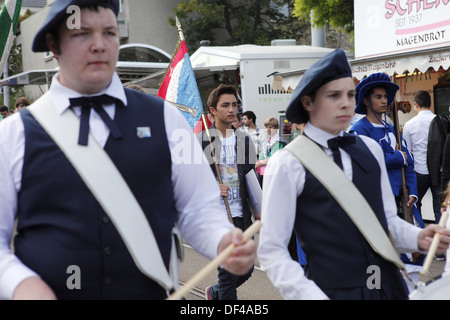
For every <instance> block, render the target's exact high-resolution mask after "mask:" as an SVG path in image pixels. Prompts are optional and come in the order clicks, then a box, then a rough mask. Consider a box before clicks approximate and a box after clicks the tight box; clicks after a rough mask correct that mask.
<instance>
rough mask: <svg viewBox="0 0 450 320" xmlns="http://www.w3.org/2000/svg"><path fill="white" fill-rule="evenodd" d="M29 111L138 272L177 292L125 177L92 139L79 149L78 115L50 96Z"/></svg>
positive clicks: (42, 99)
mask: <svg viewBox="0 0 450 320" xmlns="http://www.w3.org/2000/svg"><path fill="white" fill-rule="evenodd" d="M28 110H29V111H30V112H31V113H32V114H33V116H34V117H35V119H36V120H37V121H38V122H39V123H40V124H41V126H42V127H43V128H44V129H45V131H46V132H47V133H48V134H49V135H50V137H51V138H52V139H53V140H54V141H55V143H56V144H57V145H58V147H59V148H60V149H61V150H62V151H63V152H64V154H65V155H66V157H67V158H68V159H69V160H70V162H71V163H72V165H73V166H74V168H75V169H76V171H77V172H78V174H79V175H80V176H81V178H82V179H83V181H84V182H85V183H86V185H87V186H88V188H89V189H90V190H91V192H92V194H93V195H94V196H95V198H96V199H97V201H98V202H99V203H100V205H101V206H102V208H103V209H104V210H105V212H106V213H107V214H108V216H109V218H110V219H111V221H112V222H113V223H114V225H115V227H116V228H117V230H118V232H119V234H120V235H121V237H122V239H123V241H124V242H125V244H126V246H127V248H128V250H129V252H130V254H131V256H132V257H133V260H134V262H135V263H136V266H137V267H138V268H139V270H141V272H142V273H144V274H145V275H147V276H148V277H150V278H151V279H153V280H154V281H156V282H157V283H159V284H160V285H161V286H162V287H163V288H165V289H166V290H167V291H169V290H171V289H174V284H173V281H172V279H171V277H170V275H169V273H168V272H167V269H166V268H165V265H164V262H163V259H162V257H161V253H160V251H159V248H158V245H157V243H156V239H155V237H154V235H153V231H152V229H151V227H150V225H149V223H148V220H147V218H146V217H145V214H144V212H143V211H142V209H141V207H140V206H139V204H138V202H137V200H136V199H135V197H134V195H133V193H132V192H131V190H130V189H129V187H128V185H127V183H126V182H125V180H124V179H123V177H122V175H121V174H120V172H119V171H118V170H117V168H116V166H115V165H114V164H113V162H112V161H111V159H110V158H109V156H108V155H107V153H106V152H105V151H104V150H103V148H102V147H100V146H99V144H98V143H97V141H95V139H94V138H93V137H92V136H91V135H89V140H88V145H87V146H80V145H78V143H77V141H78V128H79V123H80V120H79V119H78V117H77V116H76V115H75V113H74V112H73V111H72V110H71V109H67V110H66V111H65V112H64V113H63V114H61V115H59V114H58V113H57V112H56V109H55V108H54V106H53V103H52V100H51V98H50V95H49V93H46V94H44V95H43V96H42V97H41V98H40V99H38V100H37V101H36V102H34V103H33V104H32V105H31V106H29V107H28Z"/></svg>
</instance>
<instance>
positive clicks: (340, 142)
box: [328, 135, 356, 149]
mask: <svg viewBox="0 0 450 320" xmlns="http://www.w3.org/2000/svg"><path fill="white" fill-rule="evenodd" d="M355 143H356V137H355V136H353V135H344V136H342V137H341V136H339V137H336V138H333V139H330V140H328V147H329V148H330V149H334V148H342V146H345V145H349V144H355Z"/></svg>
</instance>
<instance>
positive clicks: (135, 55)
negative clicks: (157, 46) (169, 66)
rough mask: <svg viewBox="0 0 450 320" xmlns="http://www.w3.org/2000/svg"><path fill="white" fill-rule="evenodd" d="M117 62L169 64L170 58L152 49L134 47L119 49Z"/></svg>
mask: <svg viewBox="0 0 450 320" xmlns="http://www.w3.org/2000/svg"><path fill="white" fill-rule="evenodd" d="M119 61H126V62H161V63H169V62H170V58H168V57H167V56H166V55H165V54H163V53H161V52H158V51H156V50H154V49H151V48H145V47H137V46H135V47H126V48H122V49H120V51H119Z"/></svg>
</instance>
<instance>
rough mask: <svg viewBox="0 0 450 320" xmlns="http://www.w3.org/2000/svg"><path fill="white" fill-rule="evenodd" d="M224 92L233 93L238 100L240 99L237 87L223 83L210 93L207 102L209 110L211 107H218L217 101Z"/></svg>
mask: <svg viewBox="0 0 450 320" xmlns="http://www.w3.org/2000/svg"><path fill="white" fill-rule="evenodd" d="M223 94H232V95H234V96H235V97H236V100H239V99H238V94H237V91H236V88H235V87H233V86H231V85H228V84H221V85H220V86H218V87H217V88H215V89H214V90H213V91H211V93H210V94H209V96H208V101H207V102H206V107H207V108H208V110H209V108H214V109H217V102H219V98H220V96H221V95H223Z"/></svg>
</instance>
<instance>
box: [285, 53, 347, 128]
mask: <svg viewBox="0 0 450 320" xmlns="http://www.w3.org/2000/svg"><path fill="white" fill-rule="evenodd" d="M347 77H352V69H351V68H350V65H349V63H348V60H347V56H346V55H345V52H344V51H343V50H341V49H336V50H334V51H332V52H330V53H328V54H327V55H326V56H324V57H323V58H321V59H320V60H319V61H317V62H315V63H314V64H313V65H312V66H311V67H309V68H308V70H306V72H305V74H304V75H303V77H302V79H301V80H300V82H299V84H298V85H297V87H296V88H295V91H294V94H293V95H292V99H291V101H290V102H289V105H288V107H287V110H286V117H287V119H288V120H289V122H291V123H305V122H308V119H309V114H308V112H307V111H306V110H305V109H304V107H303V105H302V102H301V98H302V97H303V96H307V95H311V94H313V93H315V92H316V91H317V90H318V89H319V88H320V87H322V86H323V85H325V84H326V83H328V82H330V81H333V80H337V79H341V78H347Z"/></svg>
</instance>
